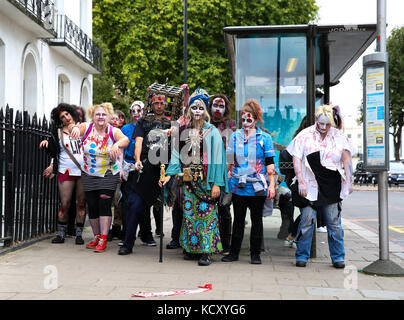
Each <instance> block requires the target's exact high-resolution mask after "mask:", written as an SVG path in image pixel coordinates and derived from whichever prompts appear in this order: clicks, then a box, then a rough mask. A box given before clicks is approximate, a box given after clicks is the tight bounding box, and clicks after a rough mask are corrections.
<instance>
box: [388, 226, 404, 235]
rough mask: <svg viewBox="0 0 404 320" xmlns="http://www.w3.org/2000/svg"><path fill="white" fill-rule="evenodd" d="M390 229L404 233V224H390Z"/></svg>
mask: <svg viewBox="0 0 404 320" xmlns="http://www.w3.org/2000/svg"><path fill="white" fill-rule="evenodd" d="M389 229H390V230H393V231H395V232H398V233H404V226H389Z"/></svg>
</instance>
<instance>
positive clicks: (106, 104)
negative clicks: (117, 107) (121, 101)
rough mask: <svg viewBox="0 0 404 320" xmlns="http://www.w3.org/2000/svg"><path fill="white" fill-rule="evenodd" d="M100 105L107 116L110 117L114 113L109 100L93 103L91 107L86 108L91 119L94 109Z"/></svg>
mask: <svg viewBox="0 0 404 320" xmlns="http://www.w3.org/2000/svg"><path fill="white" fill-rule="evenodd" d="M98 107H102V108H103V109H104V110H105V111H106V112H107V113H108V118H111V117H112V115H113V114H114V107H113V105H112V103H110V102H104V103H101V104H94V105H92V106H91V107H89V108H88V117H89V118H90V119H91V120H92V119H93V116H94V111H95V110H96V109H97V108H98Z"/></svg>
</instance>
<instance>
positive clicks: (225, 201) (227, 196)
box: [219, 192, 232, 207]
mask: <svg viewBox="0 0 404 320" xmlns="http://www.w3.org/2000/svg"><path fill="white" fill-rule="evenodd" d="M231 200H232V193H231V192H227V193H225V192H222V193H220V199H219V205H220V206H223V207H225V206H229V205H230V204H231Z"/></svg>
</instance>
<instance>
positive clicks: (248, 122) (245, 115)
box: [241, 112, 257, 129]
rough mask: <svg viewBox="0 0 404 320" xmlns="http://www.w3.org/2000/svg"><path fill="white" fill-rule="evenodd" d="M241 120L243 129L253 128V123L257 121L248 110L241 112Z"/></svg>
mask: <svg viewBox="0 0 404 320" xmlns="http://www.w3.org/2000/svg"><path fill="white" fill-rule="evenodd" d="M241 122H242V125H243V128H244V129H252V128H255V124H256V123H257V121H256V120H255V119H254V116H253V115H252V114H251V113H250V112H242V113H241Z"/></svg>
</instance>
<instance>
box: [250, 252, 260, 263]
mask: <svg viewBox="0 0 404 320" xmlns="http://www.w3.org/2000/svg"><path fill="white" fill-rule="evenodd" d="M261 263H262V262H261V257H260V255H259V254H258V253H253V254H251V264H261Z"/></svg>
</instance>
